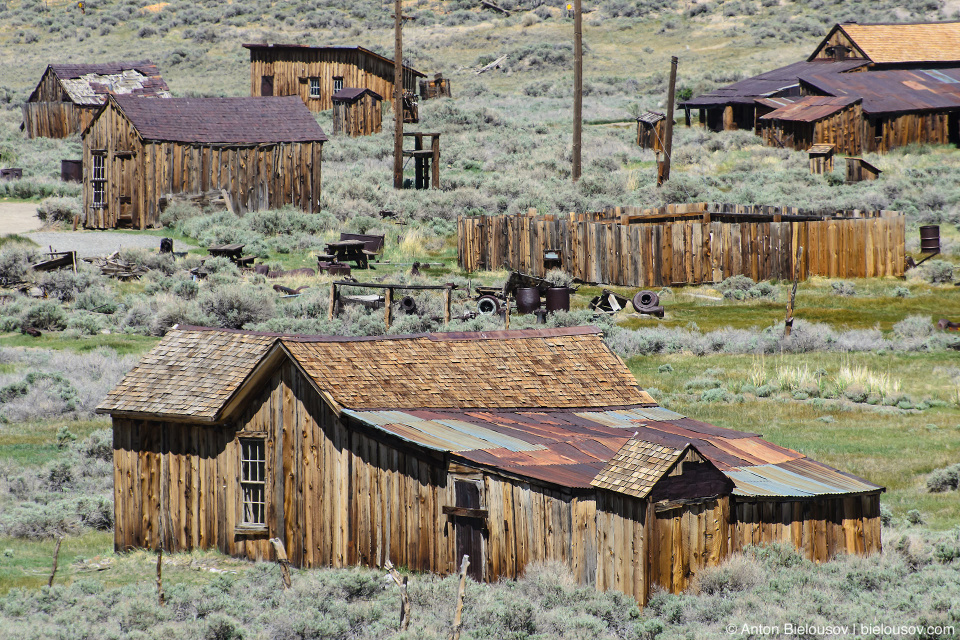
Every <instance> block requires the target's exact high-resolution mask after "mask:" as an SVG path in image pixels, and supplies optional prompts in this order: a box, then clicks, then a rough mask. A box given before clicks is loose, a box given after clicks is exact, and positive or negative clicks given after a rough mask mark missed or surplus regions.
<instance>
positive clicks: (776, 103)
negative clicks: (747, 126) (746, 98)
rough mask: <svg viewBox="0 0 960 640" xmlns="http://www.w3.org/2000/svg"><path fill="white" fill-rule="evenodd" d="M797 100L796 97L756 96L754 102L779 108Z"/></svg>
mask: <svg viewBox="0 0 960 640" xmlns="http://www.w3.org/2000/svg"><path fill="white" fill-rule="evenodd" d="M796 101H797V98H756V99H755V100H754V102H756V103H757V104H760V105H763V106H765V107H770V108H771V109H780V108H781V107H786V106H787V105H791V104H793V103H794V102H796Z"/></svg>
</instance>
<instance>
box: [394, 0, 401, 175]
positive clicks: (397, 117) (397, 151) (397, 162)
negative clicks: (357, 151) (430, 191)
mask: <svg viewBox="0 0 960 640" xmlns="http://www.w3.org/2000/svg"><path fill="white" fill-rule="evenodd" d="M393 13H394V16H393V17H394V21H393V36H394V45H393V126H394V131H393V188H394V189H402V188H403V15H402V14H403V1H402V0H394V8H393Z"/></svg>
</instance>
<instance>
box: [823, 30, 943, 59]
mask: <svg viewBox="0 0 960 640" xmlns="http://www.w3.org/2000/svg"><path fill="white" fill-rule="evenodd" d="M837 27H838V28H839V29H840V30H841V31H843V32H844V33H846V34H847V36H848V37H849V38H850V40H851V41H852V42H853V43H854V44H855V45H856V47H857V48H858V49H860V51H862V52H863V53H864V55H866V56H867V58H869V59H870V61H871V62H874V63H876V64H896V63H905V62H958V61H960V22H925V23H916V24H856V23H845V24H841V25H837Z"/></svg>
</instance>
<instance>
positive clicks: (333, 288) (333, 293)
mask: <svg viewBox="0 0 960 640" xmlns="http://www.w3.org/2000/svg"><path fill="white" fill-rule="evenodd" d="M336 315H337V283H336V282H331V283H330V310H329V311H328V312H327V320H333V319H334V317H336Z"/></svg>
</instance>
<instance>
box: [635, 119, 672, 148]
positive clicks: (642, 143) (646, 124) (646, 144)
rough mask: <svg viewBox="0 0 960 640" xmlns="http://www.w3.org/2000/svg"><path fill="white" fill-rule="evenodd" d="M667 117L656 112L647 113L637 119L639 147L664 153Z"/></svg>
mask: <svg viewBox="0 0 960 640" xmlns="http://www.w3.org/2000/svg"><path fill="white" fill-rule="evenodd" d="M666 121H667V117H666V116H665V115H663V114H662V113H657V112H656V111H647V112H646V113H644V114H643V115H641V116H638V117H637V146H639V147H640V148H641V149H653V151H655V152H656V153H660V152H661V151H663V135H664V132H663V129H664V124H663V123H664V122H666Z"/></svg>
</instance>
